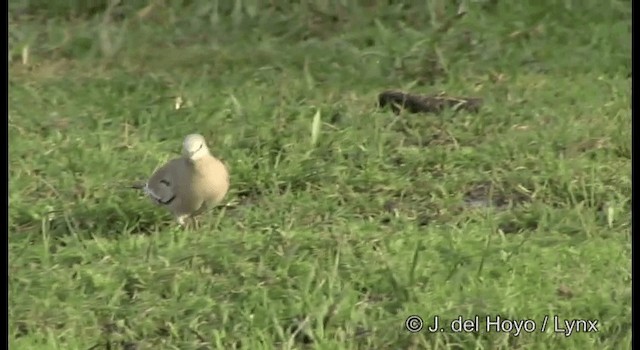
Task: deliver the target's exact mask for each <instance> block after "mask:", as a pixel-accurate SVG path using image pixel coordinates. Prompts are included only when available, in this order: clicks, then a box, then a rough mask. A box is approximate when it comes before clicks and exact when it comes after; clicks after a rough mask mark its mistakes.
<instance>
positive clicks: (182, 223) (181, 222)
mask: <svg viewBox="0 0 640 350" xmlns="http://www.w3.org/2000/svg"><path fill="white" fill-rule="evenodd" d="M188 217H189V216H188V215H179V216H177V217H176V221H177V222H178V225H180V226H182V227H183V228H184V227H186V224H187V222H186V220H187V218H188Z"/></svg>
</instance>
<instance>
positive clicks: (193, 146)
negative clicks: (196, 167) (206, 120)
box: [182, 134, 209, 160]
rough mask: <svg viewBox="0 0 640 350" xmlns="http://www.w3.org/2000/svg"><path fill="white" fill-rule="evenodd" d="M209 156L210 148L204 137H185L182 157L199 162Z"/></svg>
mask: <svg viewBox="0 0 640 350" xmlns="http://www.w3.org/2000/svg"><path fill="white" fill-rule="evenodd" d="M208 154H209V148H207V143H206V141H205V140H204V137H202V135H198V134H191V135H188V136H187V137H185V139H184V142H183V143H182V155H184V156H185V157H187V158H189V159H191V160H197V159H200V158H202V157H204V156H206V155H208Z"/></svg>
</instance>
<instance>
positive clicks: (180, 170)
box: [144, 134, 229, 225]
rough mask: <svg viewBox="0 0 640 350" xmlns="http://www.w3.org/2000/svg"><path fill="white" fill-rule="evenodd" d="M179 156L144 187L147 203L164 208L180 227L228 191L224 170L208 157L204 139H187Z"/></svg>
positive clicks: (161, 168) (226, 175)
mask: <svg viewBox="0 0 640 350" xmlns="http://www.w3.org/2000/svg"><path fill="white" fill-rule="evenodd" d="M182 154H183V155H182V157H180V158H176V159H172V160H170V161H169V162H167V163H166V164H165V165H163V166H161V167H160V168H158V169H157V170H156V171H155V172H154V173H153V175H151V177H150V178H149V181H147V183H146V185H145V187H144V191H145V193H146V194H147V195H148V196H149V197H150V198H151V200H153V202H154V203H156V204H157V205H159V206H163V207H166V208H167V209H168V210H169V211H170V212H171V213H172V214H173V215H174V217H175V218H176V221H177V222H178V223H179V224H180V225H184V224H185V220H186V219H187V218H190V217H193V216H195V215H198V214H201V213H202V212H203V211H204V210H206V209H207V208H210V207H212V206H215V205H218V204H219V203H220V202H222V200H223V199H224V197H225V195H226V194H227V191H228V190H229V172H228V171H227V167H226V166H225V165H224V164H223V163H222V162H221V161H220V160H218V159H217V158H215V157H214V156H212V155H211V154H210V153H209V149H208V148H207V145H206V142H205V140H204V137H202V136H201V135H197V134H192V135H188V136H187V137H186V138H185V140H184V143H183V151H182Z"/></svg>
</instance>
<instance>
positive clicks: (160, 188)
mask: <svg viewBox="0 0 640 350" xmlns="http://www.w3.org/2000/svg"><path fill="white" fill-rule="evenodd" d="M182 166H184V165H183V164H182V162H181V161H180V159H174V160H171V161H169V162H168V163H166V164H165V165H163V166H161V167H160V168H158V170H156V171H155V172H154V173H153V175H151V177H150V178H149V181H147V183H146V185H145V186H144V188H143V190H144V192H145V193H146V194H147V195H148V196H149V197H150V198H152V199H153V200H155V201H156V202H157V203H158V204H162V205H169V204H171V202H173V201H174V200H175V199H176V197H177V196H178V195H179V194H178V192H179V188H180V186H179V183H178V182H179V181H180V174H181V172H182V170H183V169H182Z"/></svg>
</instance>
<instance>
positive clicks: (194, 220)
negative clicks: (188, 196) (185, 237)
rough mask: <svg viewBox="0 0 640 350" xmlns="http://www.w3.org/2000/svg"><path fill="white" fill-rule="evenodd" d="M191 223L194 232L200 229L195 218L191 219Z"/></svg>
mask: <svg viewBox="0 0 640 350" xmlns="http://www.w3.org/2000/svg"><path fill="white" fill-rule="evenodd" d="M191 222H192V223H193V228H195V229H196V230H199V229H200V223H199V222H198V219H196V217H195V216H192V217H191Z"/></svg>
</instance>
